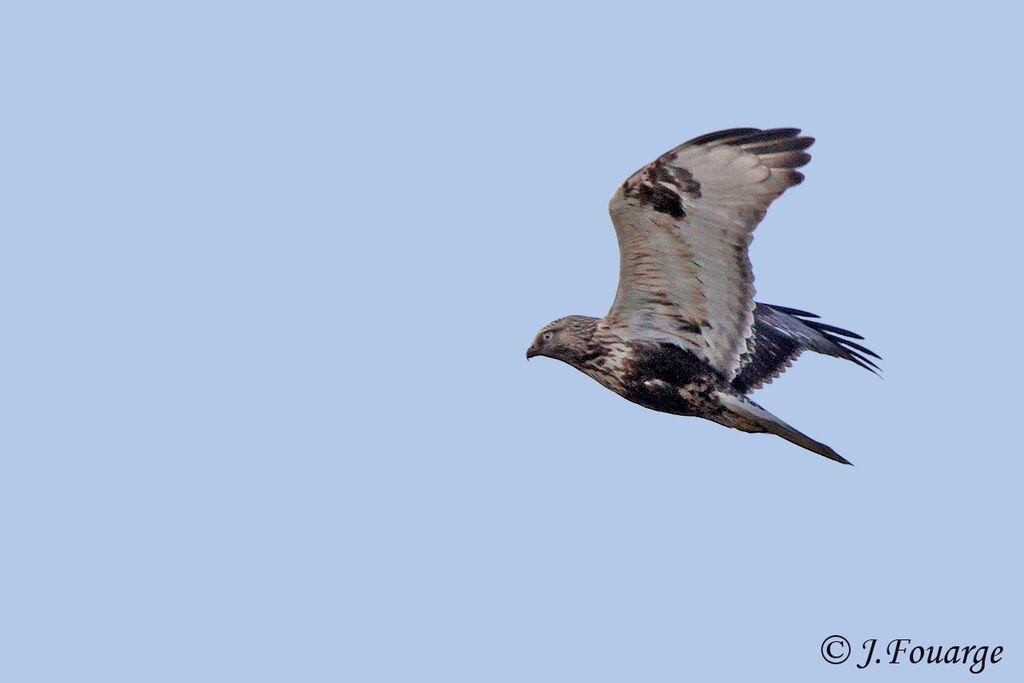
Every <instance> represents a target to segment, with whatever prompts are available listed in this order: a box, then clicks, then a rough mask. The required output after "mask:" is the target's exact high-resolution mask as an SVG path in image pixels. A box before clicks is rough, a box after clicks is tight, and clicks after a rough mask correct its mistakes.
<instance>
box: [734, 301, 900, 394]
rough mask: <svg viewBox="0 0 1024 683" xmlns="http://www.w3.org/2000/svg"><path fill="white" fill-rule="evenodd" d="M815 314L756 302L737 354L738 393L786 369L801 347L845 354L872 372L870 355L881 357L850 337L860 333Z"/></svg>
mask: <svg viewBox="0 0 1024 683" xmlns="http://www.w3.org/2000/svg"><path fill="white" fill-rule="evenodd" d="M817 317H818V316H816V315H814V314H813V313H808V312H806V311H798V310H796V309H794V308H785V307H783V306H769V305H768V304H757V307H756V308H755V309H754V330H753V334H751V335H750V336H749V337H748V338H747V348H746V351H744V353H743V355H742V356H740V367H739V371H738V372H737V373H736V377H734V378H733V380H732V386H733V388H734V389H736V390H737V391H738V392H740V393H741V394H747V393H750V392H751V391H754V390H755V389H760V388H761V386H762V385H764V384H769V383H771V381H772V380H773V379H775V378H776V377H778V376H779V375H781V374H782V373H783V372H785V370H786V368H788V367H789V366H791V365H792V364H793V361H795V360H796V359H797V357H799V356H800V354H801V353H803V352H804V351H816V352H818V353H823V354H825V355H828V356H835V357H836V358H845V359H846V360H848V361H850V362H852V363H856V364H857V365H859V366H861V367H862V368H866V369H868V370H871V372H875V371H876V370H877V369H878V366H877V365H875V363H874V361H872V360H871V358H876V359H879V360H881V358H880V357H879V355H878V354H877V353H875V352H874V351H872V350H870V349H867V348H865V347H863V346H861V345H860V344H858V343H857V342H854V341H851V340H852V339H863V337H861V336H860V335H859V334H857V333H855V332H850V331H849V330H844V329H842V328H841V327H834V326H832V325H826V324H825V323H823V322H819V321H818V320H816V318H817ZM869 356H870V358H869Z"/></svg>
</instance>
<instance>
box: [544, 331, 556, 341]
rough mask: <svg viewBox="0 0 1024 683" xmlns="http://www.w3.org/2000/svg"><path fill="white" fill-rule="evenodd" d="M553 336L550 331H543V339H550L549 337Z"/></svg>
mask: <svg viewBox="0 0 1024 683" xmlns="http://www.w3.org/2000/svg"><path fill="white" fill-rule="evenodd" d="M553 336H554V333H552V332H550V331H548V332H545V333H544V341H551V337H553Z"/></svg>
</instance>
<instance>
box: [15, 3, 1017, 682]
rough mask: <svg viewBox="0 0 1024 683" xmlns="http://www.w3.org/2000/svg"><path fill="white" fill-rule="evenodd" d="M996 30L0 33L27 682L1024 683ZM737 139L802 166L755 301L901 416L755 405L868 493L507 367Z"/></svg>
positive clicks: (354, 10)
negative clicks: (641, 210)
mask: <svg viewBox="0 0 1024 683" xmlns="http://www.w3.org/2000/svg"><path fill="white" fill-rule="evenodd" d="M1001 7H1002V5H999V4H988V3H975V4H972V5H970V6H963V7H961V8H959V9H955V10H954V9H949V8H941V7H929V8H928V9H927V10H923V9H920V8H913V7H907V8H906V9H902V8H900V7H899V6H898V5H896V4H892V3H885V4H873V3H862V4H860V5H858V6H856V7H847V8H843V9H835V8H827V7H825V6H824V5H802V6H801V5H792V6H785V7H783V6H777V5H776V6H772V7H771V8H769V7H766V6H765V5H763V4H759V5H732V6H727V7H723V6H721V5H714V6H711V5H698V6H687V5H686V4H684V3H670V4H664V5H659V4H651V5H645V6H642V7H640V6H637V7H628V6H625V5H621V4H615V5H612V4H608V5H596V4H587V5H578V6H577V5H573V6H570V5H554V6H552V5H548V4H530V3H523V4H516V5H508V6H505V7H502V8H489V7H486V6H479V5H466V6H458V5H454V4H438V5H432V6H424V5H415V6H411V5H409V4H403V3H395V4H391V5H388V6H378V7H374V8H371V7H369V6H368V5H366V4H364V5H361V6H358V7H352V6H343V5H341V4H327V3H289V4H287V5H285V4H279V5H274V4H271V3H255V4H254V3H202V4H190V3H174V4H165V5H153V4H150V5H146V6H140V5H135V4H130V3H98V4H91V5H89V6H85V5H80V4H77V5H70V4H67V5H64V4H61V3H53V4H51V5H47V6H44V5H33V6H32V8H27V7H26V8H22V9H16V10H8V11H7V12H5V14H6V15H7V16H6V18H5V20H4V21H3V22H2V28H0V32H2V34H3V35H2V36H0V56H2V57H3V62H4V63H5V64H6V65H7V66H8V68H7V70H6V71H5V73H4V75H3V82H4V84H5V92H6V93H7V98H6V100H7V106H6V107H5V110H6V111H5V112H4V115H3V117H4V120H5V124H6V125H5V126H4V129H5V130H6V131H7V135H5V136H4V143H3V153H2V154H0V157H2V162H0V173H2V174H3V178H2V179H0V180H2V184H3V187H4V188H5V190H6V191H5V193H4V194H5V197H6V201H5V202H4V203H3V204H4V206H3V209H2V212H3V216H4V221H3V222H4V225H6V226H7V228H8V229H7V230H6V231H5V237H4V248H3V249H2V250H0V253H2V257H0V258H2V259H3V264H4V267H3V268H0V273H2V275H0V277H2V279H3V285H4V287H3V289H4V291H5V292H6V296H5V297H4V310H5V319H6V334H5V335H4V336H5V350H6V353H5V356H6V358H7V360H8V362H7V364H6V365H5V368H4V381H3V382H2V386H3V391H2V393H0V396H2V397H3V414H4V415H5V420H4V423H5V428H4V429H3V437H2V439H3V446H4V447H3V453H4V457H3V474H2V476H0V520H2V521H0V541H2V543H3V548H4V556H5V561H4V563H3V564H4V568H3V570H2V574H3V575H4V577H5V578H4V580H3V581H2V585H3V588H2V589H0V603H2V605H3V607H2V609H0V642H3V643H4V645H3V650H4V653H5V654H4V655H3V656H2V657H0V678H3V679H4V680H12V681H68V680H76V681H93V680H95V681H105V682H111V681H142V680H145V681H164V680H166V681H181V680H190V681H224V680H245V681H262V680H267V681H276V680H301V681H360V682H362V681H445V682H453V681H473V682H477V681H510V682H511V681H515V682H520V681H533V682H541V681H558V682H563V681H569V680H580V681H588V682H598V681H651V682H656V681H679V680H752V679H754V678H755V677H756V678H758V679H761V678H766V677H767V678H769V679H779V680H782V679H785V680H798V681H824V680H837V681H838V680H862V679H865V678H867V677H871V678H873V679H874V680H893V681H896V680H899V681H907V680H929V681H937V680H938V681H941V680H963V679H964V677H965V676H969V674H968V673H967V672H966V670H965V669H966V667H965V666H963V665H943V666H936V665H925V664H918V665H912V664H909V663H904V664H901V665H886V664H884V663H883V664H881V665H878V666H873V667H872V668H871V669H870V670H869V671H860V670H858V669H857V668H856V667H855V666H854V660H855V659H856V658H857V656H858V655H859V654H861V650H860V647H859V645H860V643H862V642H863V641H864V640H866V639H869V638H877V639H879V641H881V642H882V643H886V642H888V641H889V640H891V639H893V638H900V637H902V638H910V639H912V645H929V644H935V645H951V644H976V645H984V644H988V645H993V646H994V645H1003V646H1004V647H1005V654H1004V657H1003V661H1001V662H999V663H997V664H994V665H990V666H989V667H988V668H987V669H986V671H985V672H984V674H983V676H984V677H985V678H986V680H989V681H995V680H1020V677H1021V675H1022V673H1024V668H1022V665H1021V659H1020V652H1021V648H1022V646H1024V638H1022V636H1024V630H1022V627H1021V620H1020V614H1021V611H1022V608H1024V605H1022V600H1021V597H1022V596H1021V589H1020V579H1019V577H1020V576H1021V574H1022V570H1024V567H1022V563H1021V559H1020V556H1019V547H1020V520H1021V518H1022V506H1021V502H1020V495H1019V492H1018V484H1019V481H1020V480H1021V474H1022V465H1021V458H1020V455H1021V447H1020V445H1019V442H1018V427H1019V424H1020V417H1019V415H1018V412H1019V407H1020V400H1019V397H1018V394H1017V392H1016V389H1017V386H1018V385H1019V383H1020V381H1021V379H1022V377H1021V370H1020V367H1019V363H1017V362H1016V356H1017V348H1016V347H1017V343H1018V341H1019V339H1020V334H1021V326H1020V320H1019V311H1020V301H1019V292H1020V285H1019V276H1018V273H1019V270H1020V253H1021V247H1022V246H1024V238H1022V233H1021V230H1020V225H1019V223H1020V218H1019V211H1018V210H1017V204H1018V196H1019V194H1020V187H1019V186H1020V180H1021V170H1020V163H1019V160H1020V159H1021V158H1022V152H1024V143H1022V138H1021V136H1020V135H1019V134H1017V132H1016V131H1017V129H1018V127H1019V122H1020V120H1021V113H1022V112H1021V100H1020V92H1019V90H1020V88H1019V81H1020V73H1019V71H1020V69H1019V67H1020V64H1021V63H1022V57H1024V55H1022V54H1021V48H1020V46H1019V40H1018V36H1017V31H1016V27H1017V26H1019V24H1020V17H1019V15H1017V14H1016V13H1015V12H1011V11H1009V10H1007V9H1002V8H1001ZM997 8H998V9H997ZM732 126H756V127H772V126H797V127H800V128H802V129H803V130H804V131H805V132H806V133H807V134H809V135H812V136H814V137H816V138H817V140H818V141H817V143H816V144H815V145H814V147H813V148H812V149H811V152H812V154H813V161H812V162H811V164H810V165H809V166H808V167H807V168H806V169H805V171H806V173H807V180H806V182H805V183H804V184H803V185H801V186H800V187H798V188H795V189H793V190H791V191H789V192H787V194H786V195H785V196H784V197H783V198H782V199H780V200H779V201H778V202H777V203H776V204H775V205H773V207H772V208H771V210H770V211H769V213H768V216H767V218H766V220H765V221H764V223H763V224H762V226H761V227H760V228H759V230H758V232H757V234H756V239H755V241H754V244H753V246H752V259H753V262H754V268H755V273H756V276H757V282H756V285H757V289H758V300H760V301H765V302H768V303H776V304H782V305H787V306H793V307H797V308H802V309H805V310H809V311H814V312H817V313H819V314H821V315H822V316H823V319H824V320H825V321H826V322H830V323H833V324H837V325H840V326H842V327H847V328H850V329H853V330H856V331H858V332H860V333H862V334H864V335H865V337H866V338H867V342H866V343H867V344H868V346H869V347H870V348H872V349H875V350H876V351H878V352H879V353H880V354H881V355H882V356H883V357H884V358H885V360H884V363H883V364H882V366H883V368H884V371H885V372H884V379H879V378H877V377H874V376H872V375H870V374H869V373H867V372H864V371H863V370H860V369H858V368H856V367H854V366H853V365H850V364H848V363H843V362H840V361H838V360H835V359H829V358H821V357H804V358H802V359H801V360H800V361H799V363H798V364H797V365H796V366H795V367H794V368H792V369H791V370H789V371H788V372H787V373H786V374H785V375H784V376H783V377H782V378H781V379H780V380H778V381H777V382H776V383H775V384H773V385H771V386H769V387H767V388H766V389H763V390H762V391H760V392H758V393H757V394H756V400H758V401H759V402H761V403H762V404H763V405H764V406H765V407H766V408H768V409H769V410H771V411H772V412H774V413H775V414H777V415H779V416H780V417H782V418H783V419H785V420H786V421H787V422H789V423H791V424H793V425H794V426H796V427H798V428H799V429H801V430H803V431H806V432H807V433H808V434H809V435H811V436H812V437H814V438H816V439H819V440H821V441H824V442H825V443H828V444H829V445H831V446H832V447H834V448H835V449H836V450H837V451H838V452H839V453H841V454H842V455H844V456H846V457H847V458H849V459H850V460H852V461H853V462H854V463H855V464H856V467H854V468H848V467H841V466H839V465H836V464H835V463H832V462H829V461H827V460H825V459H823V458H820V457H818V456H815V455H813V454H810V453H807V452H804V451H801V450H800V449H798V448H796V447H795V446H792V445H791V444H789V443H787V442H785V441H782V440H781V439H777V438H769V437H767V436H761V435H748V434H742V433H740V432H736V431H733V430H727V429H725V428H722V427H719V426H718V425H714V424H712V423H709V422H703V421H698V420H692V419H685V418H679V417H673V416H670V415H664V414H658V413H654V412H651V411H647V410H644V409H642V408H640V407H638V406H635V405H633V404H630V403H627V402H626V401H623V400H622V399H620V398H618V397H617V396H615V395H613V394H612V393H611V392H608V391H606V390H604V389H602V388H601V387H599V386H598V385H597V384H596V383H594V382H593V381H592V380H590V379H588V378H586V377H585V376H583V375H582V374H580V373H577V372H575V371H573V370H571V369H570V368H568V367H567V366H564V365H561V364H559V363H556V362H553V361H549V360H547V359H537V360H534V361H531V362H530V363H527V362H526V361H525V359H524V352H525V349H526V347H527V345H528V344H529V342H530V340H531V339H532V337H533V335H534V334H535V333H536V331H537V330H538V329H539V328H540V327H541V326H542V325H544V324H545V323H547V322H548V321H549V320H551V319H554V318H557V317H560V316H562V315H567V314H572V313H577V314H586V315H595V316H599V315H603V313H604V312H605V311H606V310H607V308H608V306H609V305H610V303H611V299H612V296H613V294H614V291H615V286H616V280H617V259H618V255H617V251H616V243H615V238H614V233H613V230H612V227H611V224H610V221H609V220H608V216H607V210H606V206H607V200H608V197H609V196H610V195H611V193H612V191H613V190H614V188H615V187H616V186H617V185H618V184H619V183H621V182H622V180H623V179H624V178H625V177H626V176H627V175H628V174H630V173H632V172H633V171H634V170H635V169H637V168H639V167H640V166H642V165H643V164H645V163H647V162H648V161H650V160H652V159H653V158H655V157H656V156H657V155H658V154H660V153H662V152H664V151H665V150H667V149H669V148H671V147H673V146H675V145H676V144H678V143H680V142H682V141H684V140H686V139H688V138H691V137H693V136H696V135H699V134H702V133H706V132H709V131H712V130H717V129H721V128H727V127H732ZM830 634H841V635H845V636H846V637H848V638H849V640H850V641H851V642H853V643H854V655H853V657H852V658H851V660H850V661H848V662H846V663H845V664H843V665H840V666H832V665H829V664H827V663H825V662H824V661H822V658H821V656H820V654H819V646H820V644H821V642H822V640H823V639H824V638H825V637H826V636H828V635H830Z"/></svg>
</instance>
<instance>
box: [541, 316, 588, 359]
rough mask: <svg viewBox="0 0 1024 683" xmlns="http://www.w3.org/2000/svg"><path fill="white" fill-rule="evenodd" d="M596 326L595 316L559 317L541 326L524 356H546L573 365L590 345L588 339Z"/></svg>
mask: <svg viewBox="0 0 1024 683" xmlns="http://www.w3.org/2000/svg"><path fill="white" fill-rule="evenodd" d="M596 328H597V318H588V317H586V316H583V315H570V316H568V317H566V318H559V319H558V320H555V321H554V322H550V323H548V324H547V325H545V326H544V327H542V328H541V330H540V332H538V333H537V336H536V337H535V338H534V340H533V343H532V344H530V348H528V349H526V357H527V358H528V359H529V358H533V357H534V356H547V357H548V358H554V359H556V360H560V361H564V362H566V363H569V364H570V365H574V364H575V363H576V362H578V361H579V359H580V358H582V357H583V356H584V355H585V354H586V353H587V350H588V347H589V346H590V340H591V338H592V337H593V336H594V331H595V330H596Z"/></svg>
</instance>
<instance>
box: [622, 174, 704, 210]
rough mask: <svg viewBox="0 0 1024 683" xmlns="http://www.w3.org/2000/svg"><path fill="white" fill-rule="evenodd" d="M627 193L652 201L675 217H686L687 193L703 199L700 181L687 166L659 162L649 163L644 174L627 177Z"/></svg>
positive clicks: (625, 189)
mask: <svg viewBox="0 0 1024 683" xmlns="http://www.w3.org/2000/svg"><path fill="white" fill-rule="evenodd" d="M622 187H623V192H624V194H625V195H626V196H627V197H632V198H634V199H637V200H638V201H640V203H642V204H647V205H649V206H650V207H651V208H652V209H654V210H655V211H658V212H660V213H665V214H668V215H669V216H672V217H673V218H680V219H681V218H685V217H686V211H685V210H684V209H683V196H687V197H690V198H691V199H700V197H701V188H700V183H699V182H697V180H696V179H695V178H694V177H693V174H692V173H690V172H689V171H688V170H687V169H685V168H681V167H678V166H672V165H670V164H668V163H665V162H657V163H654V164H652V165H651V166H650V167H648V168H647V169H646V170H645V171H644V173H643V176H642V178H640V179H638V180H632V181H629V180H627V181H626V183H625V184H624V185H623V186H622Z"/></svg>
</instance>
